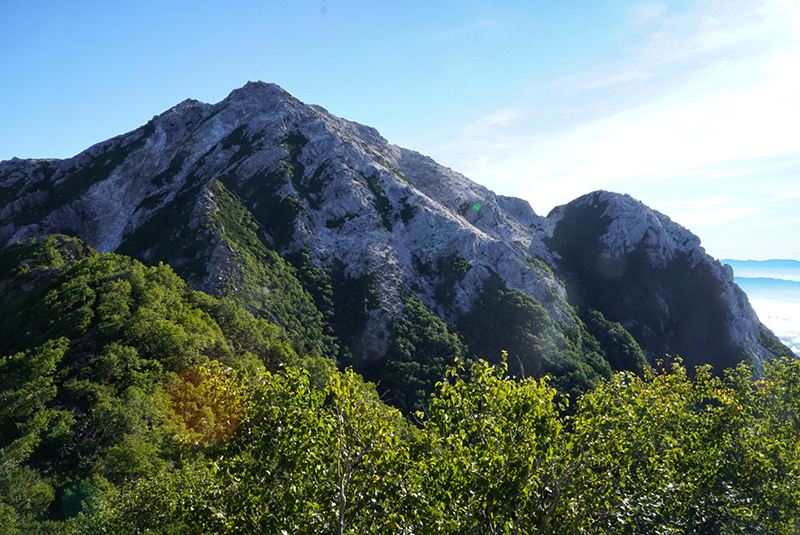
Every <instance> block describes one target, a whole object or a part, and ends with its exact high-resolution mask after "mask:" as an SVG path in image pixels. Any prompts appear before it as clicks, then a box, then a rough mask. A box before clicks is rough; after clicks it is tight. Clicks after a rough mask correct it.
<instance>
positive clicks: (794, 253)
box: [0, 0, 800, 259]
mask: <svg viewBox="0 0 800 535" xmlns="http://www.w3.org/2000/svg"><path fill="white" fill-rule="evenodd" d="M0 28H1V29H2V31H0V73H2V83H0V160H5V159H9V158H11V157H14V156H17V157H22V158H25V157H59V158H64V157H70V156H73V155H74V154H76V153H78V152H80V151H81V150H83V149H85V148H87V147H88V146H90V145H92V144H94V143H96V142H99V141H102V140H104V139H107V138H109V137H112V136H114V135H117V134H120V133H123V132H126V131H129V130H132V129H134V128H136V127H138V126H140V125H142V124H144V123H145V122H146V121H148V120H149V119H150V118H151V117H153V116H154V115H157V114H159V113H161V112H163V111H165V110H166V109H168V108H170V107H171V106H173V105H175V104H176V103H178V102H180V101H182V100H184V99H186V98H196V99H198V100H201V101H204V102H217V101H219V100H221V99H223V98H224V97H225V96H226V95H227V94H228V93H229V92H230V91H231V90H233V89H234V88H236V87H240V86H242V85H244V83H246V82H247V81H248V80H264V81H268V82H275V83H277V84H279V85H281V86H282V87H283V88H284V89H286V90H287V91H289V92H290V93H292V94H293V95H294V96H296V97H297V98H299V99H300V100H302V101H304V102H308V103H314V104H319V105H322V106H324V107H325V108H327V109H328V110H329V111H331V112H332V113H334V114H336V115H339V116H341V117H345V118H347V119H351V120H354V121H358V122H361V123H364V124H368V125H370V126H374V127H376V128H377V129H378V130H379V131H380V132H381V133H382V134H383V136H384V137H385V138H387V139H388V140H389V141H390V142H391V143H395V144H398V145H401V146H404V147H407V148H411V149H414V150H418V151H419V152H422V153H424V154H428V155H430V156H432V157H433V158H434V159H436V160H437V161H439V162H440V163H442V164H444V165H446V166H448V167H452V168H453V169H455V170H458V171H461V172H462V173H464V174H466V175H467V176H469V177H470V178H472V179H473V180H476V181H477V182H479V183H481V184H484V185H486V186H488V187H489V188H491V189H493V190H494V191H496V192H498V193H502V194H506V195H516V196H520V197H523V198H525V199H527V200H528V201H530V203H531V205H532V206H533V207H534V209H535V210H536V211H537V212H538V213H541V214H546V213H547V212H549V211H550V209H551V208H553V207H554V206H556V205H558V204H563V203H565V202H568V201H570V200H572V199H573V198H575V197H577V196H579V195H581V194H583V193H588V192H589V191H592V190H595V189H608V190H612V191H619V192H624V193H630V194H631V195H633V196H634V197H636V198H638V199H641V200H642V201H644V202H645V203H646V204H648V205H650V206H652V207H653V208H656V209H658V210H660V211H662V212H664V213H666V214H667V215H669V216H670V217H672V218H673V219H674V220H676V221H678V222H679V223H681V224H683V225H685V226H687V227H688V228H690V229H691V230H692V231H693V232H695V233H696V234H698V235H699V236H700V237H701V239H702V241H703V245H704V246H705V247H706V249H707V250H708V252H709V253H710V254H711V255H713V256H715V257H718V258H742V259H746V258H752V259H766V258H796V259H800V239H798V236H800V1H798V0H724V1H713V0H709V1H689V0H681V1H674V2H673V1H663V2H658V1H633V0H626V1H623V0H610V1H604V0H591V1H588V0H587V1H581V0H579V1H556V0H550V1H535V0H534V1H503V0H494V1H491V2H490V1H484V2H476V1H470V0H459V1H453V2H448V1H435V0H428V1H415V0H404V1H402V2H400V1H397V0H394V1H377V0H373V1H363V2H357V1H335V0H318V1H315V2H306V1H303V0H294V1H263V0H259V1H256V0H251V1H237V0H229V1H226V2H224V3H223V2H203V1H182V0H175V1H170V2H163V1H159V2H156V1H149V0H139V1H137V2H110V1H107V0H106V1H88V0H87V1H82V0H71V1H66V0H60V1H44V0H42V1H39V0H0Z"/></svg>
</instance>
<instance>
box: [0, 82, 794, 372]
mask: <svg viewBox="0 0 800 535" xmlns="http://www.w3.org/2000/svg"><path fill="white" fill-rule="evenodd" d="M49 234H67V235H71V236H75V237H78V238H80V239H81V240H83V241H84V242H86V243H87V244H89V245H90V246H91V247H92V248H94V249H96V250H98V251H100V252H115V253H119V254H124V255H128V256H132V257H134V258H137V259H139V260H141V261H144V262H145V263H148V264H158V263H159V262H163V263H165V264H169V265H170V266H172V268H173V269H174V270H175V272H176V273H177V274H179V275H180V276H181V277H183V278H184V279H185V280H186V281H187V282H188V283H189V284H190V285H191V286H192V287H193V288H194V289H197V290H202V291H204V292H207V293H210V294H212V295H215V296H230V297H232V298H233V299H235V300H237V301H239V302H241V303H243V304H245V305H246V306H247V307H248V308H249V309H251V310H252V311H253V312H255V313H257V314H260V315H261V316H263V317H266V318H267V319H269V320H270V321H273V322H275V323H277V324H279V325H280V326H281V327H282V328H283V329H284V330H285V331H287V332H289V333H290V334H299V335H302V336H303V337H304V339H305V340H308V341H309V342H308V343H307V346H308V347H307V348H306V349H307V350H309V351H317V352H320V353H325V352H326V351H330V352H334V353H335V354H336V355H338V356H340V357H341V358H344V357H343V356H346V358H351V359H352V362H355V363H362V364H363V363H367V364H366V365H369V363H370V362H377V361H380V360H381V359H382V358H383V357H386V356H387V355H390V356H391V354H392V351H393V347H394V346H393V345H392V344H393V341H395V340H397V337H398V334H397V333H398V328H399V327H398V325H399V323H398V322H399V321H400V320H401V319H403V318H407V317H408V316H409V314H408V310H409V307H411V306H412V305H411V304H410V303H413V306H414V307H417V308H418V307H419V306H422V307H424V309H426V310H427V311H429V312H430V313H431V314H432V315H433V316H435V317H436V318H438V319H439V320H441V321H442V322H443V323H445V324H447V328H448V329H450V330H451V331H452V333H454V334H455V335H458V336H460V337H461V338H462V339H463V340H464V341H465V343H466V345H467V346H469V347H470V351H471V352H472V353H473V354H475V355H476V356H479V357H484V358H487V359H489V360H497V359H498V358H500V351H502V350H507V351H508V358H509V363H510V365H512V368H513V367H514V364H515V363H518V366H517V367H518V368H519V370H518V371H520V372H523V373H524V372H525V370H529V371H543V372H549V371H551V370H554V369H557V370H560V371H561V372H563V373H571V372H570V370H573V371H574V370H580V369H589V368H591V369H594V370H602V369H608V368H611V369H631V368H632V367H635V366H634V364H633V363H632V362H630V358H632V357H630V356H629V355H631V354H635V353H637V351H638V348H635V349H636V351H633V353H625V350H623V349H620V348H621V345H620V343H618V342H619V341H620V340H623V339H625V340H627V338H625V337H626V336H629V335H630V336H632V339H631V340H629V341H628V342H629V343H628V342H626V344H628V346H637V345H638V347H640V348H641V350H642V352H643V354H644V355H645V357H646V358H647V359H648V360H649V361H651V362H655V361H656V360H659V359H663V358H667V355H670V356H672V357H675V356H680V357H681V358H683V360H684V361H685V362H686V363H687V364H690V365H700V364H706V363H708V364H712V365H713V366H715V368H716V369H717V370H719V369H721V368H724V367H727V366H731V365H734V364H736V363H737V362H740V361H742V360H749V361H752V362H753V363H755V364H756V365H757V366H758V365H759V363H761V362H762V361H764V360H767V359H770V358H772V357H773V355H774V354H775V352H776V349H775V348H776V347H778V346H779V344H778V346H776V343H777V341H776V339H775V338H774V336H773V335H772V333H771V332H770V331H769V330H768V329H766V327H764V326H763V325H762V324H761V323H760V321H759V320H758V318H757V316H756V314H755V312H754V311H753V309H752V308H751V307H750V305H749V303H748V301H747V297H746V295H745V294H744V293H743V292H742V291H741V290H740V289H739V288H738V286H736V284H734V282H733V277H732V272H731V270H730V269H729V268H727V269H726V267H725V266H722V265H721V264H720V263H719V262H717V261H715V260H714V259H712V258H711V257H710V256H708V255H707V254H706V253H705V251H704V250H703V248H702V247H701V245H700V239H699V238H698V237H697V236H695V235H693V234H692V233H691V232H690V231H689V230H687V229H685V228H683V227H681V226H680V225H678V224H676V223H674V222H673V221H671V220H670V219H669V218H668V217H667V216H665V215H663V214H660V213H658V212H656V211H654V210H651V209H650V208H648V207H647V206H645V205H643V204H642V203H640V202H638V201H636V200H634V199H632V198H630V197H629V196H626V195H621V194H616V193H610V192H594V193H590V194H588V195H585V196H583V197H581V198H579V199H577V200H575V201H573V202H571V203H569V204H567V205H565V206H560V207H557V208H555V209H554V210H553V211H552V212H551V213H550V214H549V215H547V216H546V217H545V216H541V215H538V214H536V213H534V211H533V210H532V209H531V207H530V205H529V204H528V203H527V202H525V201H523V200H521V199H516V198H512V197H505V196H502V195H497V194H495V193H494V192H492V191H490V190H488V189H486V188H485V187H483V186H480V185H478V184H476V183H475V182H473V181H471V180H469V179H468V178H467V177H465V176H464V175H462V174H460V173H458V172H456V171H453V170H451V169H449V168H446V167H443V166H441V165H439V164H437V163H436V162H435V161H433V160H432V159H431V158H428V157H426V156H423V155H421V154H419V153H417V152H414V151H412V150H408V149H404V148H401V147H398V146H396V145H392V144H390V143H388V142H387V140H385V139H384V138H383V137H381V135H380V134H379V133H378V132H377V131H376V130H375V129H374V128H370V127H368V126H363V125H360V124H357V123H354V122H350V121H347V120H344V119H341V118H339V117H336V116H334V115H332V114H330V113H328V112H327V111H326V110H325V109H323V108H321V107H319V106H314V105H307V104H304V103H302V102H300V101H298V100H297V99H295V98H294V97H292V96H291V95H289V94H288V93H286V92H285V91H284V90H282V89H281V88H280V87H278V86H277V85H274V84H266V83H262V82H256V83H252V82H251V83H248V84H247V85H245V86H244V87H242V88H240V89H237V90H235V91H233V92H232V93H231V94H230V95H229V96H228V97H227V98H226V99H224V100H223V101H221V102H219V103H217V104H205V103H201V102H198V101H195V100H186V101H184V102H182V103H180V104H178V105H177V106H175V107H173V108H171V109H169V110H167V111H166V112H164V113H162V114H161V115H159V116H156V117H154V118H153V119H152V120H151V121H149V122H148V123H147V124H145V125H144V126H142V127H140V128H138V129H136V130H134V131H132V132H129V133H127V134H123V135H120V136H117V137H115V138H112V139H109V140H107V141H104V142H102V143H98V144H97V145H94V146H93V147H90V148H88V149H87V150H85V151H84V152H82V153H80V154H78V155H77V156H75V157H73V158H69V159H65V160H51V159H45V160H21V159H16V158H15V159H13V160H10V161H5V162H2V163H0V245H2V246H6V245H10V244H13V243H15V242H18V241H26V240H30V239H31V238H38V237H42V236H45V235H49ZM287 303H291V305H287ZM419 303H421V305H419ZM298 311H303V312H302V314H300V313H299V312H298ZM299 314H300V315H299ZM298 318H300V319H298ZM520 318H522V319H520ZM526 318H527V319H526ZM523 320H524V321H523ZM615 337H616V338H615ZM610 340H611V341H610ZM613 340H616V342H613ZM488 341H492V343H488ZM420 343H421V342H420ZM420 347H421V346H420ZM533 347H535V351H534V350H532V349H531V348H533ZM626 347H627V346H626ZM593 348H594V349H593ZM395 349H396V348H395ZM417 349H418V350H419V351H421V349H420V348H417ZM592 351H594V353H593V354H595V355H596V356H597V360H596V361H590V360H587V358H588V357H586V356H585V355H587V354H589V353H592ZM778 352H780V351H778ZM578 354H580V355H583V356H576V355H578ZM639 354H641V352H639ZM554 355H555V356H554ZM626 355H628V356H626ZM387 358H388V357H387ZM564 362H567V363H571V364H569V365H568V366H564V365H563V363H564ZM543 363H544V364H543ZM548 363H549V364H548ZM587 367H588V368H587Z"/></svg>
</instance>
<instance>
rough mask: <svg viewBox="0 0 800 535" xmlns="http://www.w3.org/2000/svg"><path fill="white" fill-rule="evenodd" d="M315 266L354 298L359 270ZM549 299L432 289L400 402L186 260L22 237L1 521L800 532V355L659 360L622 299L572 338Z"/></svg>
mask: <svg viewBox="0 0 800 535" xmlns="http://www.w3.org/2000/svg"><path fill="white" fill-rule="evenodd" d="M218 193H219V195H222V194H223V193H221V192H218ZM221 224H222V225H225V226H226V229H231V230H226V231H234V230H235V228H236V225H237V224H239V223H237V222H236V221H221ZM235 232H237V233H238V234H240V235H246V231H245V230H239V231H235ZM296 265H297V266H298V267H296V268H292V269H293V270H296V273H297V274H298V277H299V279H298V280H300V279H302V280H303V281H304V284H305V285H306V287H312V286H314V287H316V288H317V289H318V291H317V292H316V293H315V302H316V303H323V304H324V303H326V302H327V303H328V305H327V306H328V308H327V309H326V308H325V307H324V306H323V307H321V308H320V310H322V311H323V312H321V314H322V315H323V317H326V318H328V317H329V315H330V314H334V313H335V312H334V310H333V308H335V307H336V300H337V299H338V298H336V296H335V294H336V291H335V290H333V289H332V288H333V286H336V285H337V284H339V283H338V282H337V279H336V276H335V275H334V274H323V273H322V272H320V271H318V270H316V268H314V267H313V266H311V264H310V263H309V262H308V259H307V258H304V257H303V256H302V255H300V256H299V257H298V258H297V259H296ZM325 296H327V297H325ZM526 297H527V296H522V295H521V294H519V292H514V291H512V290H509V289H508V288H506V287H505V286H504V285H502V284H501V283H499V281H496V280H495V281H494V284H492V283H491V281H490V283H489V284H487V285H486V287H485V288H484V292H483V294H482V295H481V297H480V303H479V306H478V307H476V309H475V310H476V312H475V314H474V315H473V316H471V317H467V318H466V319H465V320H464V322H463V323H462V324H461V325H460V327H461V331H460V332H461V334H458V333H457V332H456V331H454V330H453V329H452V328H451V327H449V326H447V325H446V324H445V323H444V322H443V321H442V320H441V319H439V318H438V317H436V316H435V315H433V314H432V313H431V312H430V311H429V310H428V309H427V308H426V307H425V306H424V305H423V304H422V303H421V302H420V301H419V300H418V299H416V298H415V297H413V296H411V295H409V296H408V297H407V299H406V315H405V316H403V317H398V318H397V319H396V320H395V322H394V323H393V326H392V338H391V340H390V352H393V353H392V354H393V355H394V358H393V360H392V361H388V360H387V361H385V362H384V366H386V369H384V370H382V373H381V375H382V376H384V377H386V378H387V383H388V384H382V385H379V387H380V388H382V389H384V390H388V391H389V394H388V395H387V399H390V397H389V396H391V395H395V394H399V395H398V396H397V397H396V398H395V399H393V400H392V401H395V402H397V404H398V405H399V406H402V408H403V409H404V412H400V411H398V410H397V409H395V408H393V407H390V406H388V405H387V404H386V403H384V401H383V400H382V399H381V398H380V396H379V395H378V393H377V390H376V387H375V386H373V385H372V384H370V383H366V382H364V380H363V379H362V378H361V377H360V376H358V375H357V374H356V373H354V372H353V371H352V370H349V369H346V370H343V371H337V370H336V369H335V368H334V367H333V366H332V364H331V363H332V361H331V360H328V359H324V358H315V357H313V356H309V354H308V353H305V352H304V351H303V348H304V347H308V344H307V343H306V341H298V340H292V339H290V337H289V336H287V334H286V333H285V331H282V330H281V329H279V328H278V327H276V326H275V325H272V324H270V323H268V322H267V321H266V320H264V319H258V318H256V317H254V316H253V315H252V314H251V313H250V312H248V311H247V310H246V309H245V308H243V307H242V306H241V305H239V304H236V303H234V302H233V301H231V300H230V299H216V298H213V297H210V296H207V295H205V294H202V293H199V292H195V291H192V290H190V289H188V288H187V287H186V285H185V284H184V283H183V281H182V280H181V279H180V278H179V277H178V276H177V275H175V273H174V272H173V271H172V270H171V269H170V268H169V267H167V266H164V265H155V266H150V267H147V266H144V265H143V264H141V263H140V262H138V261H135V260H132V259H130V258H128V257H125V256H121V255H115V254H98V253H96V252H95V251H93V250H91V249H90V248H88V247H86V246H85V245H84V244H83V243H82V242H80V241H79V240H76V239H74V238H68V237H64V236H52V237H49V238H46V239H42V240H38V241H32V242H29V243H24V244H22V243H21V244H16V245H13V246H10V247H7V248H5V249H3V250H2V251H0V318H2V320H0V321H1V322H2V323H0V340H2V341H3V343H2V345H1V346H0V400H1V401H2V403H0V526H2V530H1V531H2V532H3V533H9V534H28V533H52V534H68V533H69V534H72V533H75V534H77V533H81V534H85V533H88V534H91V533H98V534H99V533H131V534H133V533H151V534H175V533H281V532H286V533H309V534H310V533H359V534H362V533H396V532H401V533H403V532H405V533H464V532H469V533H525V534H528V533H570V534H572V533H578V534H580V533H593V534H603V533H608V534H612V533H613V534H617V533H642V532H648V533H708V534H712V533H730V532H734V533H735V532H739V533H794V532H795V531H796V527H797V524H798V522H800V494H799V493H798V491H797V485H796V481H797V477H798V475H800V426H798V425H797V421H796V418H797V414H798V412H800V386H799V385H798V381H797V377H800V361H798V360H796V359H781V360H775V361H773V362H770V363H767V364H766V365H765V370H764V375H763V377H761V378H754V374H753V372H752V370H751V369H749V368H748V367H747V366H746V365H744V364H742V365H739V366H738V367H736V368H731V369H729V370H727V371H726V372H724V373H719V374H716V375H715V374H713V373H712V370H711V369H710V368H709V367H703V368H698V369H695V370H688V369H686V368H685V367H684V366H683V365H682V363H681V362H680V361H675V362H673V363H668V364H665V365H663V366H662V367H659V368H657V369H653V368H650V367H649V366H646V365H645V364H644V360H643V356H642V354H641V351H640V350H639V349H638V346H637V345H636V344H635V342H633V341H632V339H631V338H630V335H628V333H627V332H626V331H624V329H622V328H621V327H620V326H619V325H618V324H614V323H612V322H609V321H608V320H606V319H605V318H604V317H603V316H602V314H600V313H599V312H597V311H594V310H591V309H582V310H580V311H579V312H577V313H576V318H577V323H576V324H577V327H576V328H575V330H574V331H573V332H572V334H568V336H564V337H563V338H559V336H558V335H557V334H556V333H557V332H560V331H558V330H555V329H554V327H553V320H552V319H551V318H550V317H549V315H547V313H546V311H544V309H543V308H542V307H541V305H538V303H536V302H535V301H533V300H530V298H526ZM356 301H358V300H356ZM359 302H361V301H359ZM354 303H355V301H354ZM361 304H362V305H363V304H364V303H363V302H361ZM537 305H538V306H537ZM481 315H492V316H498V317H500V318H501V319H502V320H503V324H504V325H505V326H506V327H507V328H508V329H509V332H510V333H511V336H510V337H509V338H506V339H505V340H506V342H508V341H509V340H510V341H511V342H512V343H511V344H510V345H509V348H510V349H511V350H512V351H514V352H516V356H514V357H512V356H508V357H507V359H508V362H507V361H506V358H502V359H500V360H499V362H498V363H497V364H496V365H491V364H488V363H486V362H485V361H484V360H475V357H474V356H471V355H474V351H476V348H477V350H478V351H485V352H491V351H493V349H492V347H493V346H492V344H500V343H501V342H500V341H497V340H492V339H491V336H492V333H491V332H489V331H487V330H486V327H485V326H482V323H481ZM326 321H327V320H326ZM484 323H485V322H484ZM526 326H527V327H526ZM464 333H469V337H467V336H466V335H465V334H464ZM462 337H463V338H464V339H467V340H468V342H469V344H470V347H471V348H468V346H467V345H466V344H464V343H462V342H461V339H462ZM487 339H488V340H487ZM506 342H502V343H506ZM481 348H482V349H481ZM539 358H541V359H542V360H536V359H539ZM613 358H620V359H622V361H621V362H622V364H624V366H625V367H626V369H627V370H629V371H621V372H613V371H612V370H611V367H610V366H609V364H608V363H607V361H608V362H611V361H612V359H613ZM515 361H516V365H520V363H522V365H524V366H525V370H526V378H524V379H520V378H516V379H514V378H512V377H510V376H509V375H508V373H507V372H508V367H509V366H510V365H515ZM527 363H533V365H534V366H542V368H540V369H536V370H535V371H536V372H538V373H539V374H542V375H543V374H547V373H552V372H553V370H560V369H567V368H569V369H573V370H575V371H576V373H578V375H562V376H557V375H553V376H552V377H541V376H540V377H532V376H531V375H533V374H531V373H530V368H528V364H527ZM542 363H543V364H542ZM603 363H605V364H603ZM558 366H561V368H558ZM614 366H615V367H617V364H614ZM580 374H583V375H580ZM565 377H566V378H567V379H565ZM576 378H577V379H576ZM393 381H394V382H393ZM415 381H416V382H415ZM587 381H588V382H587ZM432 383H433V384H432ZM587 384H588V385H589V387H586V385H587ZM576 385H583V386H580V388H576ZM389 386H391V388H386V387H389ZM578 391H580V392H582V393H583V394H582V395H581V396H578V395H575V394H574V393H573V395H569V392H578ZM404 413H405V414H406V415H409V416H410V418H405V417H404Z"/></svg>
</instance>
